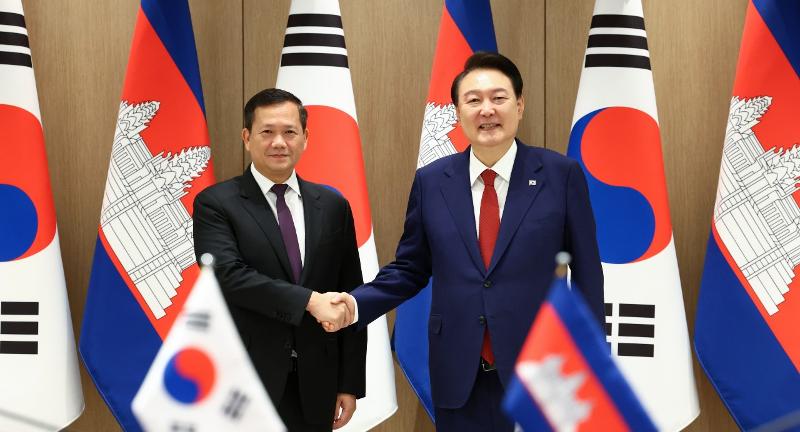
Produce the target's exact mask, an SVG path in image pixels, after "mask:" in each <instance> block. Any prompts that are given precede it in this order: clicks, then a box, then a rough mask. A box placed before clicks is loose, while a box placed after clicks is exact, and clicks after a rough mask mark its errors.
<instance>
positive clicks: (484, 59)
mask: <svg viewBox="0 0 800 432" xmlns="http://www.w3.org/2000/svg"><path fill="white" fill-rule="evenodd" d="M478 69H492V70H496V71H498V72H500V73H502V74H503V75H505V76H507V77H508V79H510V80H511V86H512V87H513V88H514V95H515V96H516V97H517V99H519V98H520V97H522V75H521V74H520V73H519V69H517V66H516V65H515V64H514V62H512V61H511V60H510V59H509V58H508V57H506V56H504V55H502V54H498V53H493V52H486V51H478V52H476V53H475V54H472V55H471V56H470V57H469V58H468V59H467V61H466V62H465V63H464V70H463V71H461V73H460V74H458V75H457V76H456V77H455V79H453V85H451V86H450V99H452V100H453V105H456V106H458V86H459V85H461V80H463V79H464V77H465V76H467V74H469V73H470V72H472V71H474V70H478Z"/></svg>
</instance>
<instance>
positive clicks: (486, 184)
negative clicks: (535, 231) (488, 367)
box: [478, 169, 500, 364]
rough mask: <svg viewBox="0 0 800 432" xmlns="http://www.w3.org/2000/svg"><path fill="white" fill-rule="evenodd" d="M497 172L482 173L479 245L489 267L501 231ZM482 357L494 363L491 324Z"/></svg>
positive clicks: (486, 334)
mask: <svg viewBox="0 0 800 432" xmlns="http://www.w3.org/2000/svg"><path fill="white" fill-rule="evenodd" d="M496 177H497V173H496V172H494V171H492V170H490V169H487V170H485V171H483V172H482V173H481V178H482V179H483V196H481V213H480V220H479V222H478V246H479V247H480V249H481V256H482V257H483V264H484V265H486V269H487V270H488V269H489V263H491V262H492V253H493V252H494V244H495V243H496V242H497V233H498V231H500V205H499V204H498V202H497V191H496V190H495V189H494V179H495V178H496ZM481 357H483V359H484V360H486V362H487V363H489V364H494V354H493V353H492V342H491V340H489V326H488V324H487V326H486V330H484V332H483V347H482V348H481Z"/></svg>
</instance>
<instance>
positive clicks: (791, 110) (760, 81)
mask: <svg viewBox="0 0 800 432" xmlns="http://www.w3.org/2000/svg"><path fill="white" fill-rule="evenodd" d="M747 18H748V19H747V20H746V21H745V26H744V33H743V36H742V47H741V51H740V53H739V64H738V65H737V67H736V81H735V83H734V86H733V94H734V96H738V97H740V98H748V99H749V98H752V97H756V96H770V97H772V104H771V105H770V107H769V110H768V111H767V112H766V113H765V114H764V116H763V117H761V122H760V123H759V124H757V125H756V126H755V127H753V132H755V134H756V135H757V136H758V139H759V140H760V141H761V144H763V146H764V148H765V149H770V148H772V147H775V148H786V149H789V148H791V147H792V146H793V145H794V144H796V143H800V122H798V120H797V119H800V103H798V101H800V80H798V77H797V74H796V73H795V71H794V69H793V68H792V65H791V63H789V60H788V59H787V58H786V55H785V54H784V53H783V51H782V50H781V47H780V45H778V43H777V42H776V41H775V38H773V37H772V34H771V33H770V31H769V28H768V27H767V25H766V23H764V20H763V19H761V15H759V14H758V10H756V9H755V7H754V6H753V4H752V3H750V4H749V5H748V10H747Z"/></svg>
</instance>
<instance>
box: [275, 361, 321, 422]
mask: <svg viewBox="0 0 800 432" xmlns="http://www.w3.org/2000/svg"><path fill="white" fill-rule="evenodd" d="M278 415H280V416H281V420H283V424H285V425H286V429H288V430H289V432H331V430H332V428H333V411H331V421H330V423H328V424H323V425H320V424H310V423H308V422H306V420H305V418H304V417H303V406H302V404H301V402H300V385H299V383H298V380H297V372H291V373H290V374H289V377H288V379H287V380H286V388H285V389H284V391H283V397H282V398H281V403H280V404H278Z"/></svg>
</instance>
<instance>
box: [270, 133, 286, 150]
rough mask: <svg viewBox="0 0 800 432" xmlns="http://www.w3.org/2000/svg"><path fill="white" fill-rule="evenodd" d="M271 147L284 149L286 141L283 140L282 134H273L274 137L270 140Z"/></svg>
mask: <svg viewBox="0 0 800 432" xmlns="http://www.w3.org/2000/svg"><path fill="white" fill-rule="evenodd" d="M272 146H273V147H286V140H284V139H283V135H282V134H275V137H274V138H273V139H272Z"/></svg>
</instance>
